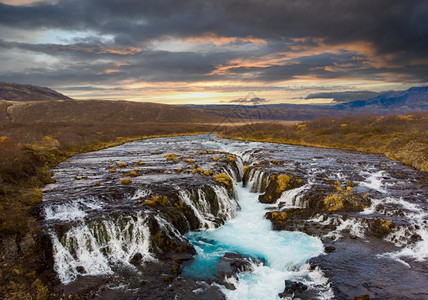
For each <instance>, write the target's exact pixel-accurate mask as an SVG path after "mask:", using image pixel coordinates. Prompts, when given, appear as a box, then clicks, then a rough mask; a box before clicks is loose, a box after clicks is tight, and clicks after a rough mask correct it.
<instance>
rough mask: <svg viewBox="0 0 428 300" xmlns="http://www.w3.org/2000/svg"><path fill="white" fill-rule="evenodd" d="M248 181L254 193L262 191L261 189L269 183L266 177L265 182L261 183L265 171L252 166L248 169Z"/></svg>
mask: <svg viewBox="0 0 428 300" xmlns="http://www.w3.org/2000/svg"><path fill="white" fill-rule="evenodd" d="M249 172H250V173H249V174H248V182H247V185H248V186H249V188H250V190H251V191H252V192H255V193H262V192H263V189H264V188H265V187H266V186H267V185H268V184H269V181H268V180H269V179H268V178H267V179H266V184H264V183H263V180H264V178H266V177H265V172H263V171H262V170H261V169H256V168H253V169H251V170H250V171H249Z"/></svg>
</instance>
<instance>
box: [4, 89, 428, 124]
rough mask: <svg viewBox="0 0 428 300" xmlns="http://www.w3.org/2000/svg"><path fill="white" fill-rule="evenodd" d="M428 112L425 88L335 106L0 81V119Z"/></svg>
mask: <svg viewBox="0 0 428 300" xmlns="http://www.w3.org/2000/svg"><path fill="white" fill-rule="evenodd" d="M55 100H60V101H55ZM418 111H428V87H414V88H410V89H408V90H406V91H399V92H386V93H383V94H380V95H378V96H376V97H374V98H371V99H367V100H358V101H352V102H347V103H341V104H336V105H316V104H263V105H165V104H156V103H141V102H129V101H102V100H73V99H71V98H69V97H67V96H65V95H63V94H61V93H58V92H56V91H54V90H52V89H49V88H46V87H38V86H33V85H21V84H15V83H4V82H0V121H3V120H13V121H17V122H32V121H39V122H49V121H55V122H58V121H66V122H69V121H75V122H93V121H97V122H121V123H128V122H131V123H132V122H145V123H162V122H166V123H173V122H193V123H210V122H215V123H222V122H237V121H242V122H249V121H259V120H298V121H300V120H312V119H315V118H319V117H342V116H346V115H363V114H379V115H386V114H392V113H394V114H407V113H411V112H418Z"/></svg>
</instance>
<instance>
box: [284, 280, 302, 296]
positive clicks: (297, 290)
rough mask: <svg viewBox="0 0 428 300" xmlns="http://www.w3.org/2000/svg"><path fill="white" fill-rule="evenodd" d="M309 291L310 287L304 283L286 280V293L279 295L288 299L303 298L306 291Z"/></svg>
mask: <svg viewBox="0 0 428 300" xmlns="http://www.w3.org/2000/svg"><path fill="white" fill-rule="evenodd" d="M307 290H308V287H307V286H306V285H305V284H303V283H302V282H298V281H291V280H285V288H284V291H283V292H282V293H279V294H278V296H279V297H280V298H287V297H293V298H294V297H297V298H302V296H304V293H305V291H307ZM305 298H306V297H305Z"/></svg>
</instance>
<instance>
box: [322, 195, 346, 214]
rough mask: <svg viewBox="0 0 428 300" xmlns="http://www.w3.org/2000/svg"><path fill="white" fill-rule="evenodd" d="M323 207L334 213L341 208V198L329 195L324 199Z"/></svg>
mask: <svg viewBox="0 0 428 300" xmlns="http://www.w3.org/2000/svg"><path fill="white" fill-rule="evenodd" d="M324 205H325V207H327V209H328V211H336V210H339V209H342V208H343V196H341V195H338V194H330V195H329V196H327V197H325V198H324Z"/></svg>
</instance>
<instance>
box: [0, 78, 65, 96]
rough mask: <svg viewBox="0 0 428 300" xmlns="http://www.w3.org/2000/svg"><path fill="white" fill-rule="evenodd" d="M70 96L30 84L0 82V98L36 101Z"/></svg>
mask: <svg viewBox="0 0 428 300" xmlns="http://www.w3.org/2000/svg"><path fill="white" fill-rule="evenodd" d="M70 99H71V98H69V97H67V96H65V95H63V94H61V93H58V92H57V91H54V90H51V89H50V88H47V87H40V86H35V85H30V84H17V83H7V82H0V100H11V101H38V100H70Z"/></svg>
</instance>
